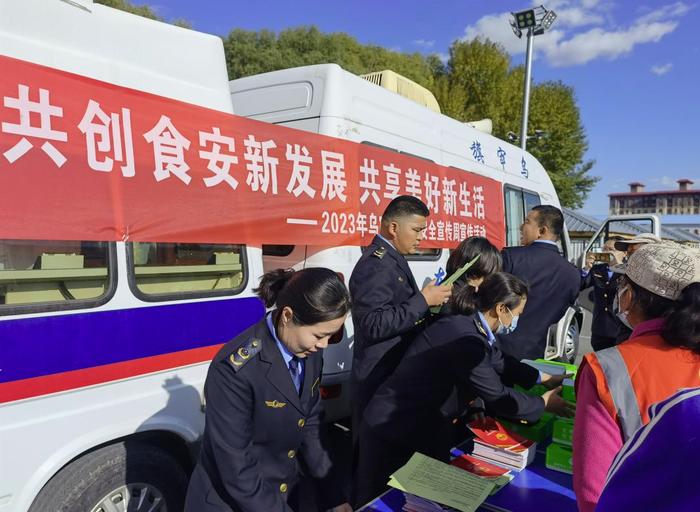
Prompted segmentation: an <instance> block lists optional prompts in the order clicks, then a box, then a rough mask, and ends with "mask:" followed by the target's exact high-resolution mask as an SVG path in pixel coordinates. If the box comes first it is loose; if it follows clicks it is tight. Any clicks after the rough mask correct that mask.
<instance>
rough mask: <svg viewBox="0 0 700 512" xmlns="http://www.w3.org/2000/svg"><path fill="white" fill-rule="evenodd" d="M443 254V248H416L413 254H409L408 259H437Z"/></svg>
mask: <svg viewBox="0 0 700 512" xmlns="http://www.w3.org/2000/svg"><path fill="white" fill-rule="evenodd" d="M441 255H442V249H428V248H426V249H420V248H419V249H416V252H414V253H413V254H407V255H406V260H408V261H437V260H439V259H440V256H441Z"/></svg>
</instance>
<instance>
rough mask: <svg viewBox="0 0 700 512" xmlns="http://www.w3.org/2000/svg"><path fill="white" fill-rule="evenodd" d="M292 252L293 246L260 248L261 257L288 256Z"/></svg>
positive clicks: (265, 246) (264, 246)
mask: <svg viewBox="0 0 700 512" xmlns="http://www.w3.org/2000/svg"><path fill="white" fill-rule="evenodd" d="M293 252H294V246H293V245H265V244H263V246H262V253H263V256H277V257H284V256H289V255H290V254H292V253H293Z"/></svg>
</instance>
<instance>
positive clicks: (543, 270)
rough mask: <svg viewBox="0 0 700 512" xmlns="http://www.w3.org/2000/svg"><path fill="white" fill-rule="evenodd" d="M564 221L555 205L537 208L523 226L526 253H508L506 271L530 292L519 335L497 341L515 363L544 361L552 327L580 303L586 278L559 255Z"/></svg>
mask: <svg viewBox="0 0 700 512" xmlns="http://www.w3.org/2000/svg"><path fill="white" fill-rule="evenodd" d="M563 231H564V215H563V214H562V213H561V210H560V209H559V208H556V207H555V206H551V205H539V206H535V207H534V208H533V209H532V210H530V212H529V213H528V214H527V217H526V218H525V221H524V222H523V224H522V225H521V226H520V237H521V243H522V247H506V248H505V249H503V271H504V272H509V273H511V274H514V275H516V276H517V277H519V278H520V279H522V280H523V281H525V282H526V283H527V284H528V286H529V288H530V291H529V293H528V297H527V306H526V307H525V310H524V311H523V314H522V315H521V316H520V321H519V322H518V329H517V330H516V331H515V332H513V333H511V334H506V335H498V339H499V341H500V343H501V348H502V350H503V352H505V353H506V354H508V355H510V356H512V357H515V358H516V359H537V358H539V357H542V356H544V351H545V347H546V346H547V332H548V330H549V326H550V325H552V324H554V323H557V322H558V321H559V320H560V319H561V318H562V317H563V316H564V313H566V310H567V308H568V307H569V306H571V305H573V304H574V303H575V302H576V299H577V297H578V294H579V290H580V287H581V274H580V272H579V270H578V269H577V268H576V267H574V266H573V265H572V264H571V263H569V262H568V261H566V259H564V257H563V256H562V255H561V254H560V252H559V247H558V246H557V240H559V237H560V236H561V233H562V232H563Z"/></svg>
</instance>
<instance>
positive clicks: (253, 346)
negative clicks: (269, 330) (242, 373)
mask: <svg viewBox="0 0 700 512" xmlns="http://www.w3.org/2000/svg"><path fill="white" fill-rule="evenodd" d="M261 350H262V341H261V340H260V339H259V338H253V339H251V340H248V341H247V342H246V343H244V344H243V345H241V346H240V347H238V348H237V349H236V350H235V351H234V352H233V353H232V354H231V355H229V356H228V362H229V364H230V365H231V367H232V368H233V371H235V372H238V370H240V369H241V368H243V366H245V364H246V363H247V362H248V361H250V360H251V359H252V358H253V356H254V355H255V354H257V353H258V352H260V351H261Z"/></svg>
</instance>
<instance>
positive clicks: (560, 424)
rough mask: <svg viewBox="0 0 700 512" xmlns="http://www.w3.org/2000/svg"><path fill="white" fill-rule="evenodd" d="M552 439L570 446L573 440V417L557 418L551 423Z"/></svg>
mask: <svg viewBox="0 0 700 512" xmlns="http://www.w3.org/2000/svg"><path fill="white" fill-rule="evenodd" d="M552 441H554V442H555V443H558V444H564V445H567V446H571V445H572V443H573V441H574V420H573V418H557V419H555V420H554V422H553V424H552Z"/></svg>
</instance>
